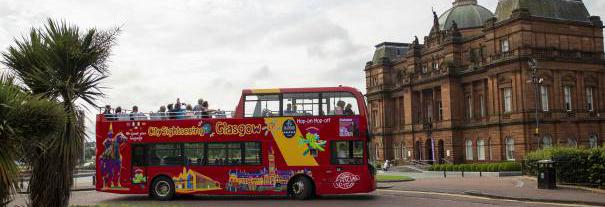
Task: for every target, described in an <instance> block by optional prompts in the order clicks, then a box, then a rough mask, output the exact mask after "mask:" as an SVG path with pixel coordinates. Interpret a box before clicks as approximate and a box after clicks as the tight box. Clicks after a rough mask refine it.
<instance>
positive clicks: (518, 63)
mask: <svg viewBox="0 0 605 207" xmlns="http://www.w3.org/2000/svg"><path fill="white" fill-rule="evenodd" d="M515 1H518V0H500V1H499V5H498V8H497V10H496V13H495V14H492V13H491V12H490V11H489V10H488V11H487V12H488V13H486V12H485V10H484V9H485V8H484V7H481V6H480V5H477V1H476V0H456V1H455V2H454V5H453V7H452V9H450V10H448V11H447V12H445V13H444V14H443V15H441V16H440V17H439V18H438V17H437V14H434V15H435V21H434V22H433V26H432V28H431V32H430V34H429V35H428V36H426V37H424V41H423V42H422V44H421V43H420V40H418V38H415V40H413V41H412V43H390V42H385V43H381V44H379V45H377V46H376V52H375V55H374V59H373V60H372V61H370V62H368V63H367V65H366V67H365V73H366V83H367V98H368V110H369V114H370V120H371V123H370V125H371V129H372V134H373V141H372V142H373V143H372V150H373V153H375V154H374V156H375V157H376V158H377V160H384V159H389V160H395V161H398V160H423V161H435V162H453V163H465V162H493V161H503V160H517V161H519V160H522V159H523V156H524V154H525V153H527V152H528V151H531V150H536V149H539V148H542V147H550V146H567V145H571V146H579V147H591V146H595V145H598V146H602V145H603V143H604V142H603V138H605V113H604V112H605V99H604V97H605V56H604V53H603V23H602V21H601V20H600V17H596V16H589V14H588V12H587V10H586V8H585V6H584V4H583V2H582V1H581V0H574V1H569V0H548V1H546V0H539V1H531V2H532V3H531V4H528V5H521V3H519V2H515ZM525 2H527V1H525ZM520 5H521V6H520ZM535 7H539V8H535ZM548 8H550V9H552V11H545V10H547V9H548ZM468 11H475V12H468ZM486 15H488V17H489V15H491V17H489V18H485V17H486ZM484 19H487V20H486V21H483V20H484ZM477 22H479V23H477ZM531 59H535V60H536V61H537V63H538V66H537V68H538V70H537V71H538V75H539V77H540V78H541V80H540V81H539V82H540V83H541V84H539V85H538V86H536V84H532V83H531V81H530V80H531V74H532V69H531V67H530V65H529V63H528V61H529V60H531ZM528 81H530V82H528ZM536 109H538V110H539V113H538V119H539V123H540V126H539V129H540V130H539V132H538V133H537V134H536V129H535V128H536V123H535V118H536V116H535V114H534V112H535V110H536Z"/></svg>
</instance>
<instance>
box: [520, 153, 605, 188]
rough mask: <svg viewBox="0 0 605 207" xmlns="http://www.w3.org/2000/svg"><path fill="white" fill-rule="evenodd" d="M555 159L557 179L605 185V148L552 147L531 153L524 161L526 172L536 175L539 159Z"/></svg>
mask: <svg viewBox="0 0 605 207" xmlns="http://www.w3.org/2000/svg"><path fill="white" fill-rule="evenodd" d="M546 159H551V160H553V161H555V162H556V163H555V168H556V170H557V179H558V180H559V181H560V182H565V183H576V184H588V185H594V186H597V185H598V186H604V185H605V173H603V172H605V148H603V147H602V148H598V149H582V148H551V149H544V150H538V151H535V152H531V153H529V154H528V155H527V156H526V157H525V160H524V162H523V165H524V168H525V169H524V171H525V172H524V173H526V174H528V175H536V174H537V172H538V161H540V160H546Z"/></svg>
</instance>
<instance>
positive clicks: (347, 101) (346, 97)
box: [322, 92, 359, 116]
mask: <svg viewBox="0 0 605 207" xmlns="http://www.w3.org/2000/svg"><path fill="white" fill-rule="evenodd" d="M322 99H323V100H322V108H323V110H324V111H326V112H327V115H340V116H342V115H344V116H352V115H359V107H358V105H357V99H355V96H353V94H351V93H349V92H330V93H323V94H322Z"/></svg>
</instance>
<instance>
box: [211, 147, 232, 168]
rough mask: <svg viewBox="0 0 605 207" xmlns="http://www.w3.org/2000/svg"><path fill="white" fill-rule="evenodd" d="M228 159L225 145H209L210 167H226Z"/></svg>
mask: <svg viewBox="0 0 605 207" xmlns="http://www.w3.org/2000/svg"><path fill="white" fill-rule="evenodd" d="M226 158H227V147H226V144H225V143H210V144H208V165H224V163H225V159H226Z"/></svg>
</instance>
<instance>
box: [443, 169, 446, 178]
mask: <svg viewBox="0 0 605 207" xmlns="http://www.w3.org/2000/svg"><path fill="white" fill-rule="evenodd" d="M443 177H444V178H447V173H446V172H445V170H443Z"/></svg>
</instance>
